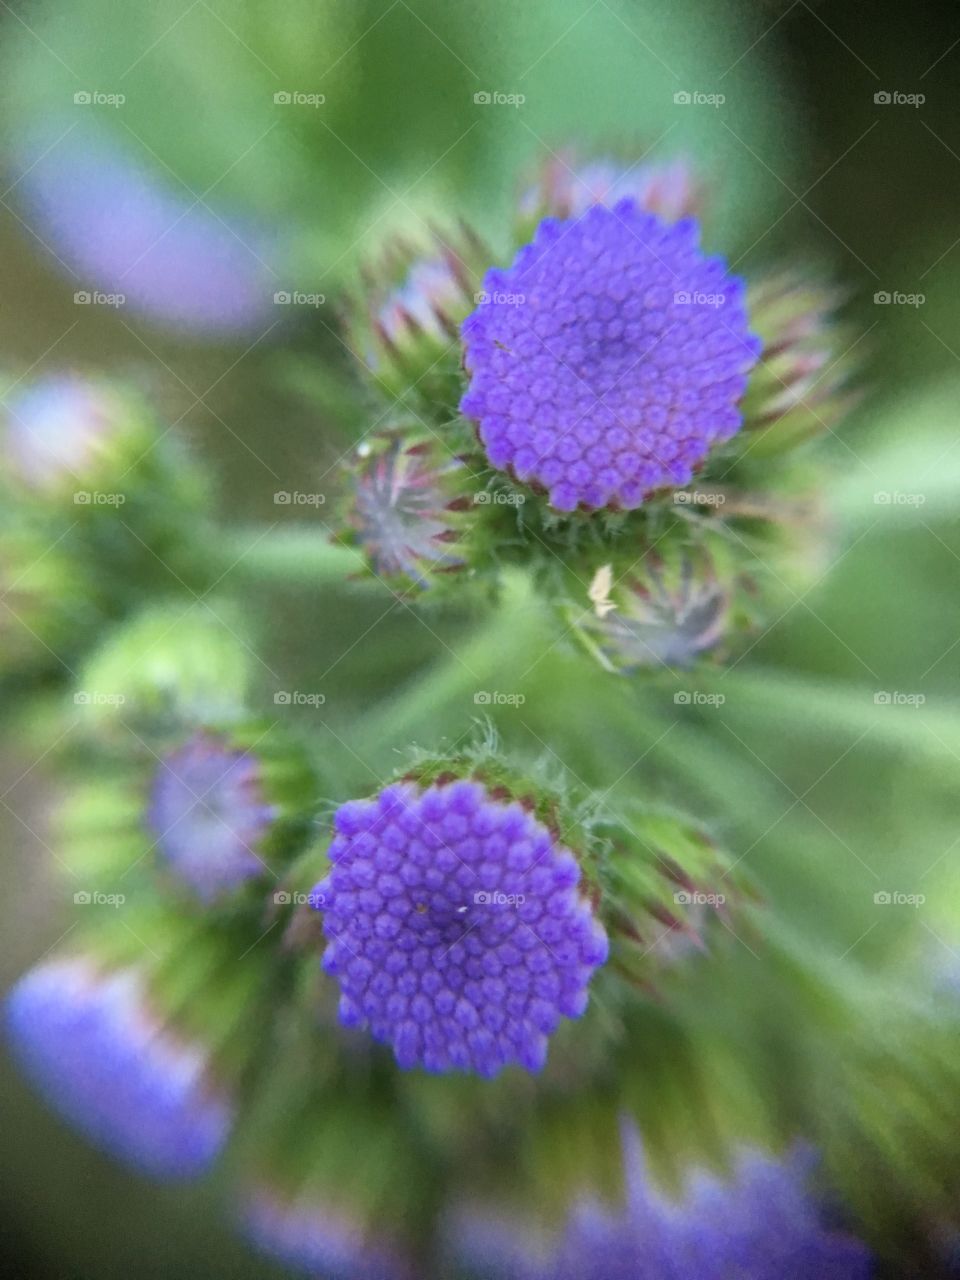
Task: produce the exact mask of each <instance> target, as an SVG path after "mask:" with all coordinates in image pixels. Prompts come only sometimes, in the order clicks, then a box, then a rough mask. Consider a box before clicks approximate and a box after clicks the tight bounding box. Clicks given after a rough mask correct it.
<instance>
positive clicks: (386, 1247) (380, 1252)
mask: <svg viewBox="0 0 960 1280" xmlns="http://www.w3.org/2000/svg"><path fill="white" fill-rule="evenodd" d="M244 1224H245V1229H246V1235H247V1236H248V1238H249V1239H250V1241H251V1242H252V1243H253V1244H254V1245H255V1246H256V1247H257V1248H258V1249H260V1250H261V1251H262V1252H263V1253H266V1254H268V1255H269V1256H270V1257H272V1258H275V1259H276V1260H277V1262H279V1263H281V1264H282V1265H283V1266H287V1267H291V1268H293V1269H294V1270H297V1271H302V1272H305V1273H306V1274H307V1275H313V1276H329V1277H336V1280H413V1274H414V1273H413V1271H412V1270H411V1268H410V1267H409V1265H408V1263H407V1261H406V1260H405V1259H404V1257H403V1255H402V1253H401V1252H400V1251H399V1249H394V1248H393V1247H391V1245H390V1244H389V1243H387V1242H385V1241H383V1240H374V1239H371V1237H370V1235H369V1232H368V1231H367V1230H366V1229H365V1228H364V1227H363V1226H362V1225H361V1224H360V1223H359V1222H357V1221H354V1220H353V1219H351V1218H350V1216H349V1215H348V1214H347V1213H346V1212H345V1211H343V1210H341V1209H337V1208H334V1207H333V1206H332V1205H325V1204H322V1203H320V1202H318V1201H317V1199H316V1198H315V1197H309V1198H305V1199H303V1200H298V1201H285V1200H284V1199H282V1198H281V1197H279V1196H277V1195H275V1194H273V1193H272V1192H270V1191H267V1190H262V1191H260V1192H259V1193H257V1194H256V1195H255V1196H254V1197H253V1198H252V1199H251V1200H250V1201H248V1203H247V1205H246V1206H245V1212H244Z"/></svg>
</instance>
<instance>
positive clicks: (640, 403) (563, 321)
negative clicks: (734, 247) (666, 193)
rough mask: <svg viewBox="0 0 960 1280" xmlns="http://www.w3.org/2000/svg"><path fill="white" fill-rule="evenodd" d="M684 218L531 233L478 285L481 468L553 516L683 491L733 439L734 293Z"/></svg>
mask: <svg viewBox="0 0 960 1280" xmlns="http://www.w3.org/2000/svg"><path fill="white" fill-rule="evenodd" d="M698 235H699V231H698V227H697V224H696V222H695V221H694V220H693V219H686V220H684V221H682V222H678V223H676V224H675V225H673V226H666V225H665V224H664V223H662V222H660V221H659V220H658V219H657V218H655V217H654V216H652V215H651V214H647V213H644V212H642V211H641V210H640V209H639V208H638V207H637V206H636V205H635V204H634V203H633V202H632V201H630V200H624V201H621V202H620V203H619V204H617V205H616V206H615V207H614V208H613V209H608V208H605V207H603V206H600V205H595V206H593V207H592V208H590V209H589V210H588V211H587V212H586V213H585V214H583V215H582V216H581V217H579V218H573V219H570V220H568V221H566V222H557V221H554V220H553V219H551V218H547V219H545V220H544V221H543V222H541V223H540V226H539V228H538V230H537V234H536V238H535V239H534V241H533V243H532V244H530V245H527V246H526V247H525V248H523V249H521V250H520V252H519V254H518V255H517V257H516V259H515V260H514V263H513V265H512V266H511V267H509V268H508V269H507V270H505V271H501V270H497V269H493V270H490V271H489V272H488V273H487V275H486V277H485V280H484V292H485V293H486V295H487V297H488V301H487V302H485V303H482V304H481V305H480V306H479V307H478V308H477V309H476V310H475V311H474V312H473V314H472V315H470V316H469V317H468V318H467V320H466V321H465V322H464V325H463V339H464V344H465V354H464V363H465V366H466V368H467V369H468V371H469V372H470V375H471V379H470V387H469V390H468V391H467V394H466V395H465V396H464V397H463V400H462V401H461V405H460V408H461V410H462V412H463V413H464V414H465V415H466V416H467V417H469V418H472V419H473V420H474V421H475V422H476V423H477V429H478V433H479V436H480V440H481V443H482V444H483V446H484V449H485V451H486V455H487V458H488V460H489V462H490V465H491V466H493V467H495V468H497V469H499V470H508V471H510V472H511V473H512V474H513V475H514V476H515V477H516V478H517V479H518V480H520V481H524V482H527V483H529V484H531V485H533V486H535V487H540V488H543V489H545V490H546V491H547V493H548V494H549V500H550V505H551V506H552V507H554V508H555V509H556V510H558V511H573V510H574V509H576V508H577V507H581V508H583V509H586V510H595V509H598V508H602V507H611V508H623V509H628V510H629V509H633V508H635V507H638V506H640V505H641V503H642V502H643V501H644V499H645V498H646V497H647V496H648V495H649V494H650V493H651V492H652V491H654V490H656V489H660V488H663V487H666V486H679V485H685V484H688V483H689V482H690V480H691V479H692V477H693V474H694V470H695V469H696V468H698V467H699V466H700V464H701V463H702V462H703V461H704V460H705V458H706V457H707V455H708V454H709V452H710V450H711V448H712V447H713V446H714V445H715V444H716V443H718V442H719V441H723V440H726V439H728V438H729V437H730V436H732V435H734V433H735V432H736V431H737V430H738V429H739V427H740V425H741V415H740V412H739V409H738V402H739V400H740V398H741V396H742V395H743V393H744V391H745V390H746V387H747V374H748V372H749V370H750V369H751V368H752V367H753V365H754V364H755V362H756V359H757V355H758V352H759V350H760V343H759V341H758V340H757V339H756V338H754V337H753V336H752V335H751V334H750V333H749V332H748V329H747V316H746V311H745V307H744V296H745V291H744V285H743V282H742V281H741V280H739V279H737V278H736V277H734V276H731V275H730V274H729V273H728V270H727V266H726V263H725V262H724V261H723V259H721V258H708V257H706V256H704V254H703V253H702V252H701V251H700V249H699V247H698Z"/></svg>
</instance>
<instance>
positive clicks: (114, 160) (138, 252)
mask: <svg viewBox="0 0 960 1280" xmlns="http://www.w3.org/2000/svg"><path fill="white" fill-rule="evenodd" d="M63 132H64V133H65V134H66V132H67V131H66V130H64V131H63ZM78 135H79V128H78V129H77V132H76V133H74V132H73V131H71V132H70V135H69V137H64V138H63V141H62V142H59V141H58V142H55V143H54V145H52V146H51V141H52V130H51V131H47V132H44V133H43V134H40V135H38V136H35V137H34V139H33V141H32V144H31V145H30V146H29V147H24V148H23V149H22V161H23V167H24V173H23V176H22V177H21V179H20V182H19V184H18V192H19V193H20V196H21V201H22V203H23V204H24V205H25V206H26V209H27V212H28V214H29V217H30V221H31V223H32V225H33V226H35V227H36V229H37V231H38V233H39V235H40V236H41V237H42V238H43V239H44V240H45V241H48V242H49V244H50V247H51V248H52V249H53V250H55V251H56V253H57V255H58V256H59V257H60V258H62V259H63V261H64V262H65V263H66V264H67V265H68V266H69V267H70V268H72V269H73V270H74V272H76V273H77V279H76V280H75V284H76V288H77V293H78V297H79V299H80V301H81V302H82V301H83V300H84V295H86V297H87V299H89V298H90V297H91V296H92V295H93V294H94V293H95V292H102V293H104V294H107V295H113V296H115V297H116V296H121V297H122V299H123V301H122V302H121V303H119V304H118V305H122V306H130V307H133V308H136V309H137V310H138V311H141V312H143V313H144V315H146V316H148V317H149V318H150V319H151V320H153V321H155V322H157V323H158V324H160V325H162V326H166V327H170V328H177V329H183V330H186V331H188V332H190V333H191V334H194V335H204V334H206V335H208V336H210V337H218V336H224V337H228V336H230V335H232V334H236V333H242V332H243V331H245V330H248V329H251V328H253V327H256V326H258V325H263V324H264V323H265V322H266V320H267V318H268V317H269V316H270V315H271V314H272V312H273V295H274V292H275V291H276V289H277V287H278V285H277V275H276V271H275V269H274V266H275V259H276V256H277V249H278V244H277V239H278V237H277V236H276V234H275V233H267V232H266V231H265V230H264V228H262V227H258V226H255V225H253V224H252V223H251V221H250V219H249V218H247V217H239V216H237V214H236V213H235V212H234V211H232V210H230V209H227V208H225V207H222V206H221V205H220V204H219V202H218V199H217V196H216V195H215V194H211V195H210V196H209V198H204V196H203V191H202V189H201V190H199V191H193V190H191V189H190V188H189V187H188V186H187V185H185V184H184V183H183V182H181V181H179V180H178V178H177V177H176V176H175V175H174V174H172V173H170V172H168V171H167V170H165V169H162V168H160V167H159V166H158V165H156V164H155V163H154V162H153V161H152V159H151V158H150V157H149V156H148V154H147V153H146V152H142V153H141V154H140V155H137V154H136V153H135V151H134V147H135V145H136V144H134V143H133V142H132V140H131V141H130V145H127V143H126V142H125V141H123V140H115V139H114V138H112V137H111V136H110V135H109V134H108V132H107V131H106V130H96V131H93V130H91V131H88V132H84V133H83V134H82V135H80V136H78Z"/></svg>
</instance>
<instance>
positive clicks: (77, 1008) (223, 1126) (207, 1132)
mask: <svg viewBox="0 0 960 1280" xmlns="http://www.w3.org/2000/svg"><path fill="white" fill-rule="evenodd" d="M6 1016H7V1031H8V1035H9V1037H10V1039H11V1042H12V1045H13V1049H14V1052H15V1055H16V1057H17V1059H18V1060H19V1063H20V1065H21V1066H22V1068H23V1070H24V1071H25V1072H26V1074H27V1075H28V1076H29V1077H30V1078H31V1079H32V1081H33V1083H34V1084H35V1085H36V1086H37V1088H38V1089H39V1090H40V1092H41V1093H42V1094H43V1095H44V1096H45V1098H46V1100H47V1101H48V1102H49V1103H50V1105H51V1106H53V1107H54V1108H56V1110H57V1111H59V1112H60V1113H61V1115H63V1116H64V1118H65V1119H66V1120H68V1121H69V1122H70V1123H71V1124H73V1125H75V1126H76V1127H77V1128H78V1129H79V1130H81V1132H83V1133H84V1134H85V1135H86V1137H87V1138H88V1139H89V1140H90V1141H91V1142H93V1143H94V1144H95V1145H96V1146H98V1147H100V1148H101V1149H102V1150H104V1151H106V1152H107V1153H108V1154H110V1155H112V1156H115V1157H116V1158H117V1159H119V1160H123V1161H125V1162H126V1163H128V1164H131V1165H134V1166H135V1167H137V1168H138V1169H139V1170H141V1171H142V1172H143V1173H145V1174H148V1175H149V1176H151V1177H156V1178H162V1179H175V1178H191V1177H196V1176H198V1175H200V1174H202V1173H204V1172H205V1170H206V1169H207V1168H208V1166H209V1165H210V1164H212V1162H213V1161H214V1160H215V1159H216V1157H217V1155H218V1153H219V1151H220V1148H221V1147H222V1146H223V1144H224V1142H225V1141H226V1138H227V1135H228V1133H229V1130H230V1126H231V1120H232V1110H231V1107H230V1104H229V1102H228V1100H227V1098H226V1097H225V1096H224V1094H223V1093H222V1092H220V1091H219V1090H217V1089H216V1088H215V1087H214V1086H213V1084H212V1082H211V1079H210V1075H209V1071H208V1065H207V1058H206V1055H205V1053H204V1051H203V1049H202V1048H201V1047H200V1046H199V1045H195V1044H190V1043H189V1042H187V1041H185V1040H182V1039H181V1038H180V1037H179V1036H177V1035H175V1034H174V1033H173V1032H172V1031H170V1030H169V1029H167V1028H165V1027H164V1026H163V1024H162V1022H161V1021H160V1019H159V1018H158V1016H157V1015H156V1013H155V1012H154V1011H153V1010H152V1009H151V1007H150V1004H149V1001H148V999H147V997H146V993H145V990H144V983H143V978H142V975H141V974H140V973H139V972H138V971H137V970H136V969H122V970H117V971H115V972H104V971H101V970H100V969H98V967H97V966H96V965H95V964H94V963H93V962H92V961H90V960H88V959H86V958H84V957H74V958H69V959H61V960H54V961H49V962H47V963H45V964H42V965H39V966H38V967H37V968H35V969H31V970H30V972H29V973H27V974H26V975H25V976H24V977H23V978H21V979H20V981H19V982H18V983H17V985H16V986H15V987H14V988H13V990H12V991H11V992H10V994H9V996H8V999H7V1008H6Z"/></svg>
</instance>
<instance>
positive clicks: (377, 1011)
mask: <svg viewBox="0 0 960 1280" xmlns="http://www.w3.org/2000/svg"><path fill="white" fill-rule="evenodd" d="M335 827H336V835H335V837H334V840H333V843H332V844H331V846H330V860H331V862H332V864H333V865H332V869H331V872H330V875H329V876H328V878H327V879H326V880H325V881H323V882H322V883H321V884H319V885H318V886H317V889H316V892H317V894H318V899H319V906H318V909H319V910H321V911H322V912H323V913H324V931H325V933H326V935H327V937H328V939H329V941H328V943H327V948H326V952H325V954H324V958H323V965H324V968H325V970H326V971H327V972H328V973H331V974H334V975H335V976H336V977H337V978H338V979H339V982H340V988H341V993H342V994H341V999H340V1018H341V1021H342V1022H343V1023H344V1024H345V1025H347V1026H369V1028H370V1031H371V1033H372V1034H373V1036H374V1038H375V1039H377V1040H379V1041H381V1042H382V1043H385V1044H390V1045H392V1047H393V1050H394V1053H395V1055H396V1059H397V1062H398V1063H399V1065H400V1066H401V1067H403V1068H412V1067H424V1068H425V1069H426V1070H427V1071H431V1072H444V1071H473V1072H476V1073H478V1074H480V1075H483V1076H493V1075H496V1074H497V1072H499V1071H500V1070H501V1068H503V1067H504V1066H506V1065H507V1064H508V1063H519V1064H520V1065H521V1066H523V1067H525V1068H526V1069H527V1070H528V1071H539V1070H540V1069H541V1068H542V1067H543V1065H544V1062H545V1060H546V1053H547V1038H548V1037H549V1036H550V1035H551V1034H552V1033H553V1032H554V1031H555V1030H556V1028H557V1025H558V1023H559V1022H560V1018H561V1017H562V1016H566V1017H569V1018H575V1017H578V1016H579V1015H580V1014H581V1013H583V1011H584V1009H585V1008H586V1004H587V986H588V983H589V981H590V977H591V975H592V973H593V971H594V969H596V968H597V966H598V965H601V964H602V963H603V962H604V960H605V959H606V956H607V939H606V935H605V933H604V931H603V929H602V928H601V926H600V924H599V923H598V922H597V921H596V920H595V919H594V917H593V914H592V912H591V910H590V907H589V905H588V904H587V902H586V901H585V900H584V898H583V897H582V895H581V892H580V889H579V882H580V868H579V866H578V864H577V860H576V858H575V857H574V856H573V854H572V853H571V852H570V851H569V850H568V849H566V848H564V847H563V845H561V844H560V843H559V841H558V840H557V839H556V837H555V836H554V835H553V834H552V833H551V832H550V831H549V830H548V829H547V827H546V826H544V824H543V823H541V822H540V821H539V820H538V819H537V818H536V817H534V816H533V815H532V814H531V813H529V812H528V811H527V810H526V809H524V808H523V807H522V806H521V805H520V804H519V803H515V802H513V803H511V802H507V801H505V800H502V799H498V798H496V797H495V796H494V795H493V794H491V793H490V792H489V791H488V790H487V789H486V787H484V786H483V785H482V784H481V783H479V782H475V781H458V782H452V783H449V784H447V785H438V784H435V785H433V786H430V787H428V788H426V789H425V790H421V789H420V788H419V787H417V786H415V785H414V784H412V783H409V782H401V783H396V784H394V785H392V786H389V787H387V788H385V790H383V791H382V792H381V793H380V794H379V795H378V796H377V797H375V798H374V799H372V800H361V801H352V802H350V803H348V804H345V805H342V806H341V807H340V809H339V810H338V811H337V815H336V819H335Z"/></svg>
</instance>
